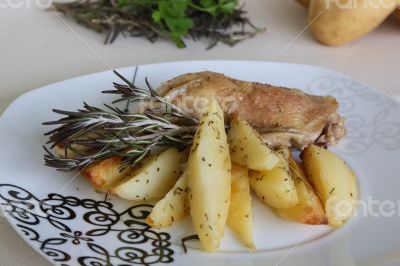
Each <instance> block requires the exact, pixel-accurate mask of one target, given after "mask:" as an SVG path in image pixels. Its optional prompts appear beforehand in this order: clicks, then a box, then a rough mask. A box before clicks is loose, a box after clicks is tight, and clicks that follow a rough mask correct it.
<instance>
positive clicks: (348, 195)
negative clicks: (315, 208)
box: [300, 145, 358, 227]
mask: <svg viewBox="0 0 400 266" xmlns="http://www.w3.org/2000/svg"><path fill="white" fill-rule="evenodd" d="M300 157H301V159H302V160H303V164H304V168H305V170H306V173H307V175H308V177H309V178H310V179H311V180H312V182H313V184H314V186H315V189H316V190H317V192H318V194H319V195H320V196H321V197H322V203H323V205H324V208H325V213H326V216H327V217H328V221H329V225H331V226H334V227H339V226H341V225H343V224H344V223H345V222H346V221H347V220H348V219H349V218H350V217H351V216H352V214H353V212H354V210H355V208H356V204H357V197H358V196H357V194H358V189H357V180H356V176H355V175H354V173H353V171H352V170H351V169H350V168H349V167H348V166H347V165H346V163H345V162H344V161H343V160H342V159H340V158H339V157H338V156H337V155H336V154H334V153H332V152H330V151H328V150H326V149H324V148H321V147H318V146H315V145H311V146H309V147H307V148H306V149H304V150H303V152H302V153H301V155H300Z"/></svg>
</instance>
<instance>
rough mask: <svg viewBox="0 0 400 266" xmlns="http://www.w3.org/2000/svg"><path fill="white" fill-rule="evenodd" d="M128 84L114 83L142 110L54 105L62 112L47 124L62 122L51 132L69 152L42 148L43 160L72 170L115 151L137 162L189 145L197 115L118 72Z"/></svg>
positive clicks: (55, 142) (127, 161) (125, 98)
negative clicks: (162, 151)
mask: <svg viewBox="0 0 400 266" xmlns="http://www.w3.org/2000/svg"><path fill="white" fill-rule="evenodd" d="M115 74H116V75H117V76H118V77H120V78H121V79H122V80H123V81H124V83H125V84H120V83H114V90H110V91H104V93H112V94H117V95H120V96H121V98H120V99H118V100H116V101H114V102H113V104H115V103H117V102H121V101H128V102H130V103H135V104H134V106H132V107H136V108H139V109H142V110H138V111H136V112H129V111H128V110H122V109H120V108H118V107H116V106H112V105H107V104H104V105H105V108H98V107H94V106H91V105H89V104H87V103H84V106H83V108H82V109H80V110H77V111H74V112H71V111H63V110H57V109H55V110H53V111H54V112H55V113H57V114H60V115H63V116H64V117H63V118H61V119H59V120H57V121H50V122H45V123H43V124H44V125H57V126H58V127H57V128H55V129H53V130H51V131H49V132H47V133H46V134H45V135H46V136H48V138H49V140H48V142H47V144H50V148H54V147H56V146H57V147H62V148H63V149H64V151H65V155H60V154H55V153H54V152H52V151H50V149H48V148H46V147H44V149H45V151H46V154H45V156H44V159H45V164H46V165H47V166H50V167H54V168H56V169H58V170H61V171H73V170H80V169H82V168H84V167H85V166H86V165H87V164H89V163H92V162H96V161H100V160H104V159H107V158H110V157H113V156H120V157H121V158H122V167H124V166H128V165H134V164H136V163H138V162H139V161H141V160H142V159H144V158H145V157H146V156H148V155H149V154H151V153H152V152H156V151H160V150H164V149H167V148H169V147H177V148H180V149H184V148H186V147H188V146H189V145H191V143H192V139H193V135H194V133H195V131H196V128H197V125H198V122H199V121H198V119H197V118H195V117H193V116H191V115H189V114H187V113H184V112H183V111H181V110H180V109H179V108H178V107H176V106H174V105H173V104H170V103H168V102H167V101H165V100H164V99H163V98H162V97H160V96H158V94H157V93H156V92H155V91H154V90H153V89H152V88H151V86H150V84H149V83H148V82H147V80H146V82H147V85H148V87H149V88H148V90H145V89H141V88H138V87H136V86H135V85H134V84H132V83H131V82H130V81H128V80H127V79H126V78H124V77H123V76H121V75H120V74H119V73H118V72H115ZM67 154H72V156H71V155H69V156H67Z"/></svg>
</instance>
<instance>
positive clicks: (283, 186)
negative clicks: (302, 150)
mask: <svg viewBox="0 0 400 266" xmlns="http://www.w3.org/2000/svg"><path fill="white" fill-rule="evenodd" d="M278 154H280V157H281V158H280V162H279V164H278V166H277V167H276V168H274V169H272V170H270V171H250V173H249V179H250V187H251V189H252V190H253V191H254V192H255V194H256V195H257V197H258V198H259V199H260V200H261V201H262V202H264V203H265V204H266V205H268V206H270V207H272V208H278V209H286V208H290V207H293V206H295V205H296V204H298V203H299V200H298V197H297V193H296V188H295V186H294V182H293V180H292V178H291V175H290V170H289V164H288V161H289V158H290V150H289V149H282V150H280V151H278Z"/></svg>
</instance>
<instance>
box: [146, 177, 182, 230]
mask: <svg viewBox="0 0 400 266" xmlns="http://www.w3.org/2000/svg"><path fill="white" fill-rule="evenodd" d="M187 191H188V188H187V171H185V172H184V173H183V174H182V175H181V176H180V177H179V179H178V181H176V184H175V186H174V187H173V188H172V189H171V190H170V191H169V192H168V193H167V195H165V197H164V198H163V199H162V200H160V201H159V202H157V204H156V205H155V206H154V208H153V210H152V211H151V213H150V215H149V216H147V218H146V223H147V224H148V225H150V226H152V227H155V228H163V227H168V226H171V225H172V224H173V223H174V222H176V221H178V220H179V219H181V218H182V217H184V216H185V215H186V214H188V213H189V202H188V193H187Z"/></svg>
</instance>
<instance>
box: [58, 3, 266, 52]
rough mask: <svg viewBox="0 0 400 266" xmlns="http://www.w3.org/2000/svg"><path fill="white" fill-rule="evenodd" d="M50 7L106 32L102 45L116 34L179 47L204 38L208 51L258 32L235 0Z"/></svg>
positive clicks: (67, 4) (85, 24) (66, 4)
mask: <svg viewBox="0 0 400 266" xmlns="http://www.w3.org/2000/svg"><path fill="white" fill-rule="evenodd" d="M53 8H54V9H55V10H58V11H61V12H63V13H64V14H66V15H67V16H70V17H72V18H73V19H75V20H76V21H77V22H78V23H80V24H82V25H84V26H86V27H88V28H90V29H92V30H95V31H97V32H100V33H102V32H106V33H107V36H106V39H105V43H112V42H114V41H115V39H116V38H117V37H118V36H119V35H123V36H133V37H137V36H142V37H146V38H147V39H148V40H149V41H151V42H155V41H156V40H158V39H159V38H163V39H167V40H170V41H172V42H174V43H175V44H176V46H177V47H179V48H183V47H185V46H186V45H185V42H184V39H185V38H188V39H193V40H195V41H197V40H199V39H203V38H204V39H208V40H209V46H208V48H211V47H213V46H214V45H216V44H217V43H218V42H223V43H225V44H228V45H231V46H232V45H235V44H236V43H238V42H240V41H242V40H245V39H248V38H250V37H252V36H254V35H255V34H257V33H258V32H260V31H262V29H260V28H257V27H255V26H254V25H253V24H252V23H251V22H250V20H249V19H248V17H247V16H246V11H244V10H243V7H239V4H238V1H237V0H94V1H87V0H84V1H82V0H78V1H74V2H70V3H54V4H53Z"/></svg>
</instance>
